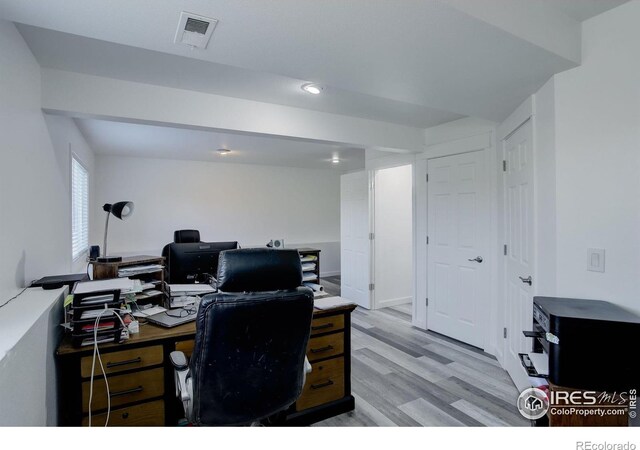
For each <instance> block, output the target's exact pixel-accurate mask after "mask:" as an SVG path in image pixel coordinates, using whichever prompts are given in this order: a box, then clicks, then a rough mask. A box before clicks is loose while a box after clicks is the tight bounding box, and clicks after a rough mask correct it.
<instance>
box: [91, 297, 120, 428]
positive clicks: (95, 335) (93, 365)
mask: <svg viewBox="0 0 640 450" xmlns="http://www.w3.org/2000/svg"><path fill="white" fill-rule="evenodd" d="M107 311H111V312H113V315H114V316H116V317H117V318H118V320H119V321H120V323H121V324H122V326H123V327H124V328H127V326H126V325H125V323H124V321H123V320H122V317H120V315H119V314H118V312H119V310H117V309H113V308H105V309H103V310H102V311H100V313H99V314H98V316H97V317H96V321H95V322H94V324H93V360H92V362H91V381H90V384H89V427H91V403H92V401H93V377H94V374H95V369H96V356H97V357H98V362H99V363H100V369H101V370H102V376H103V377H104V385H105V388H106V390H107V417H106V420H105V422H104V426H105V427H106V426H107V425H109V416H110V415H111V395H110V393H109V381H108V380H107V373H106V371H105V370H104V365H103V364H102V357H101V356H100V350H99V349H98V323H99V322H100V318H101V317H102V315H103V314H104V313H105V312H107Z"/></svg>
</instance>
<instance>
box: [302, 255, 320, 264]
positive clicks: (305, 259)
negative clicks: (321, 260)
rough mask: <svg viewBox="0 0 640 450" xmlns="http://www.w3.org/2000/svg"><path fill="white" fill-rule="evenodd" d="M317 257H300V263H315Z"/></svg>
mask: <svg viewBox="0 0 640 450" xmlns="http://www.w3.org/2000/svg"><path fill="white" fill-rule="evenodd" d="M317 260H318V257H317V256H313V255H306V256H301V257H300V261H301V262H303V263H306V262H313V261H317Z"/></svg>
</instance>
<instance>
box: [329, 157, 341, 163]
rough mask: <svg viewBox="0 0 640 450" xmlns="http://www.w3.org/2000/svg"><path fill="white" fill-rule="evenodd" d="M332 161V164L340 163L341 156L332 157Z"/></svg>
mask: <svg viewBox="0 0 640 450" xmlns="http://www.w3.org/2000/svg"><path fill="white" fill-rule="evenodd" d="M331 163H332V164H339V163H340V158H338V157H337V156H334V157H333V158H331Z"/></svg>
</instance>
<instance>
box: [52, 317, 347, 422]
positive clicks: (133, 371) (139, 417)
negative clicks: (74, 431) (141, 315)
mask: <svg viewBox="0 0 640 450" xmlns="http://www.w3.org/2000/svg"><path fill="white" fill-rule="evenodd" d="M354 308H355V306H343V307H338V308H335V309H331V310H326V311H320V310H315V311H314V314H313V321H312V325H311V338H310V339H309V345H308V347H307V357H308V358H309V361H310V362H311V365H312V366H313V371H312V372H311V373H310V374H309V375H308V376H307V380H306V384H305V386H304V388H303V391H302V395H301V396H300V398H299V399H298V401H297V402H296V404H295V405H292V406H291V408H290V409H289V410H288V412H287V424H289V425H307V424H310V423H314V422H317V421H320V420H323V419H326V418H329V417H332V416H335V415H337V414H341V413H343V412H347V411H351V410H353V409H354V407H355V401H354V398H353V396H352V395H351V311H353V309H354ZM195 331H196V329H195V322H191V323H188V324H185V325H181V326H178V327H175V328H162V327H158V326H155V325H152V324H146V325H142V326H141V328H140V333H139V334H135V335H133V336H132V337H131V338H130V339H129V340H128V341H127V342H125V343H123V344H101V345H100V354H101V355H102V362H103V364H104V367H105V371H106V372H107V377H108V380H109V388H110V394H111V395H110V397H111V416H110V419H109V425H110V426H162V425H166V426H174V425H176V424H177V422H178V420H179V419H180V418H182V417H184V413H183V410H182V404H181V403H179V402H178V400H177V398H176V396H175V384H174V375H173V367H172V366H171V363H170V361H169V354H170V353H171V352H172V351H174V350H181V351H183V352H185V354H187V356H190V355H191V352H192V351H193V344H194V338H195ZM57 358H58V367H59V369H60V374H61V377H60V380H61V381H60V386H59V389H58V392H59V402H58V403H59V405H60V411H59V417H60V422H61V425H67V426H69V425H70V426H79V425H83V426H86V425H88V411H89V410H88V399H89V388H90V386H91V381H90V376H91V363H92V359H93V347H83V348H79V349H78V348H74V347H72V346H71V341H70V339H69V337H68V336H67V337H65V338H64V340H63V341H62V343H61V345H60V347H58V351H57ZM93 388H94V389H93V402H92V425H93V426H100V425H104V420H105V416H106V414H105V412H106V407H107V406H106V405H107V396H106V389H105V386H104V379H103V376H102V372H101V370H100V367H99V365H98V362H97V361H96V369H95V372H94V385H93Z"/></svg>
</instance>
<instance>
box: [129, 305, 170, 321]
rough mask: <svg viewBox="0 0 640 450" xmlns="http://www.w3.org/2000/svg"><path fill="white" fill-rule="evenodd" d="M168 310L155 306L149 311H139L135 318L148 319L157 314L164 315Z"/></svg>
mask: <svg viewBox="0 0 640 450" xmlns="http://www.w3.org/2000/svg"><path fill="white" fill-rule="evenodd" d="M166 310H167V308H163V307H162V306H153V307H151V308H147V309H138V310H137V311H134V312H133V317H142V318H147V317H149V316H153V315H155V314H160V313H163V312H165V311H166Z"/></svg>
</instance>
